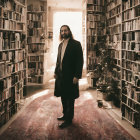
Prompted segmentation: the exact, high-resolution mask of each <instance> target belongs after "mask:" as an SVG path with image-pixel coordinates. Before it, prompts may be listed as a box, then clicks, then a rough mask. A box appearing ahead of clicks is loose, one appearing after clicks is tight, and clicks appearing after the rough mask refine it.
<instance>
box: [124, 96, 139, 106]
mask: <svg viewBox="0 0 140 140" xmlns="http://www.w3.org/2000/svg"><path fill="white" fill-rule="evenodd" d="M136 94H137V93H136ZM122 95H124V96H126V97H127V98H128V99H130V100H132V101H134V102H135V103H137V104H139V105H140V102H138V101H136V100H134V99H132V98H130V97H128V96H127V95H125V94H123V93H122Z"/></svg>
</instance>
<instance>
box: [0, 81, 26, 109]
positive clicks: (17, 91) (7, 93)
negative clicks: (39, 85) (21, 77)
mask: <svg viewBox="0 0 140 140" xmlns="http://www.w3.org/2000/svg"><path fill="white" fill-rule="evenodd" d="M23 87H24V82H23V81H20V82H18V83H16V84H15V85H14V92H13V90H12V88H7V89H5V90H4V91H3V92H2V93H1V98H0V101H3V100H7V99H9V98H11V97H13V98H14V99H15V101H17V100H16V99H17V97H20V96H21V95H23ZM21 93H22V94H21ZM12 94H14V95H15V96H13V95H12ZM22 97H23V96H22ZM19 99H20V98H18V100H19ZM7 109H8V106H7Z"/></svg>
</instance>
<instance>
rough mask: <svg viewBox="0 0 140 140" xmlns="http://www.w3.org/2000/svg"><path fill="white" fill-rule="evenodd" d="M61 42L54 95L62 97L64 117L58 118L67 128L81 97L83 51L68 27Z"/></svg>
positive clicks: (61, 36) (62, 27)
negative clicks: (77, 101) (76, 100)
mask: <svg viewBox="0 0 140 140" xmlns="http://www.w3.org/2000/svg"><path fill="white" fill-rule="evenodd" d="M60 40H61V41H62V42H61V43H60V45H59V47H58V55H57V62H56V68H55V74H54V78H55V90H54V95H55V96H56V97H61V102H62V106H63V116H62V117H60V118H57V119H58V120H63V121H64V122H63V123H62V124H61V125H59V127H60V128H65V127H67V126H69V125H70V124H71V123H72V119H73V117H74V102H75V99H76V98H78V97H79V83H78V81H79V79H80V78H81V77H82V69H83V51H82V47H81V44H80V42H78V41H76V40H74V39H73V35H72V32H71V30H70V28H69V26H68V25H63V26H61V28H60Z"/></svg>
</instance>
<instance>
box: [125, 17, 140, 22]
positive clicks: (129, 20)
mask: <svg viewBox="0 0 140 140" xmlns="http://www.w3.org/2000/svg"><path fill="white" fill-rule="evenodd" d="M138 18H140V16H138V17H135V18H133V19H128V20H123V21H122V23H125V22H128V21H132V20H136V19H138Z"/></svg>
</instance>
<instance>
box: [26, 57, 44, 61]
mask: <svg viewBox="0 0 140 140" xmlns="http://www.w3.org/2000/svg"><path fill="white" fill-rule="evenodd" d="M43 61H44V55H40V56H28V62H43Z"/></svg>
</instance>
